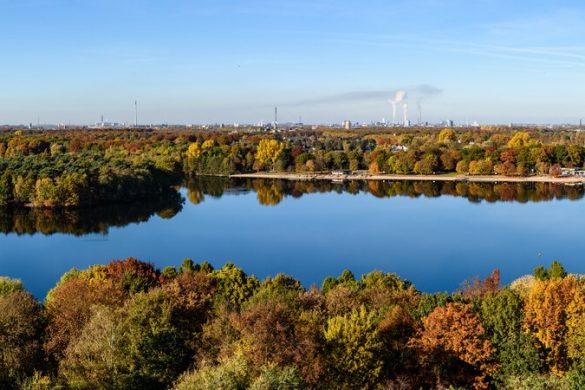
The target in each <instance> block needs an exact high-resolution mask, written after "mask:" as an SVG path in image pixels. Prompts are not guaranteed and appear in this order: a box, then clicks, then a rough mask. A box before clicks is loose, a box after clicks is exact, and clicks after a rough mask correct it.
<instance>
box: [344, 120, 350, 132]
mask: <svg viewBox="0 0 585 390" xmlns="http://www.w3.org/2000/svg"><path fill="white" fill-rule="evenodd" d="M342 126H343V128H344V129H345V130H349V129H351V121H348V120H345V121H343V124H342Z"/></svg>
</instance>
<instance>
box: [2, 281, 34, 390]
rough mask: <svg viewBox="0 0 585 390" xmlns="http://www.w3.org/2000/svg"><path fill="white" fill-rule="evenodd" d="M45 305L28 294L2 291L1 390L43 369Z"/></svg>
mask: <svg viewBox="0 0 585 390" xmlns="http://www.w3.org/2000/svg"><path fill="white" fill-rule="evenodd" d="M43 331H44V320H43V315H42V311H41V306H40V305H39V303H38V302H37V301H36V300H35V299H34V297H33V296H32V295H31V294H29V293H28V292H25V291H20V290H16V291H13V292H9V293H6V292H0V387H1V388H3V389H12V388H14V389H16V388H17V384H18V383H20V382H21V381H22V380H24V379H25V378H26V377H27V376H30V375H32V374H33V372H34V371H35V370H38V369H40V368H42V362H43V353H42V335H43Z"/></svg>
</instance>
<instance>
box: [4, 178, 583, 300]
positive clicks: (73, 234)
mask: <svg viewBox="0 0 585 390" xmlns="http://www.w3.org/2000/svg"><path fill="white" fill-rule="evenodd" d="M179 192H180V195H177V196H170V197H169V198H168V199H162V200H160V201H159V202H154V203H140V204H133V205H124V206H119V207H106V208H96V209H92V210H85V211H83V212H73V211H63V212H57V213H56V212H51V211H47V210H36V211H26V210H0V231H1V232H3V233H0V275H7V276H10V277H15V278H20V279H22V280H23V281H24V283H25V285H26V287H27V288H28V289H29V290H31V291H32V292H33V293H34V294H35V295H36V296H38V297H44V295H45V293H46V292H47V290H48V289H49V288H51V287H52V286H53V285H54V284H55V283H56V281H57V280H58V279H59V277H60V276H61V274H62V273H63V272H65V271H67V270H69V269H70V268H72V267H78V268H84V267H87V266H89V265H92V264H96V263H105V262H107V261H109V260H111V259H122V258H126V257H129V256H133V257H137V258H139V259H141V260H146V261H151V262H154V263H155V265H156V266H158V267H160V268H163V267H164V266H167V265H178V264H179V263H180V262H181V260H182V259H184V258H187V257H189V258H192V259H193V260H195V261H202V260H208V261H210V262H211V263H212V264H213V265H214V266H217V267H219V266H221V265H223V264H224V263H225V262H227V261H234V262H235V263H236V264H237V265H238V266H240V267H242V268H243V269H244V270H246V271H247V272H248V273H251V274H255V275H257V276H258V277H260V278H263V277H265V276H267V275H274V274H276V273H278V272H285V273H287V274H290V275H292V276H294V277H296V278H298V279H300V280H301V281H302V282H303V284H304V285H305V286H310V285H311V284H313V283H321V281H322V280H323V279H324V278H325V277H326V276H328V275H338V274H339V273H340V272H341V271H342V270H343V269H344V268H349V269H351V270H352V271H353V272H354V273H355V274H356V275H360V274H362V273H364V272H368V271H371V270H374V269H380V270H383V271H389V272H396V273H398V274H399V275H401V276H402V277H404V278H407V279H409V280H411V281H412V282H414V284H415V285H416V286H417V287H418V288H419V289H421V290H423V291H438V290H450V291H451V290H454V289H456V288H457V287H458V286H459V285H460V283H461V282H462V281H463V280H464V279H466V278H468V277H470V276H474V275H478V276H481V277H483V276H486V275H487V274H488V273H489V272H490V271H491V270H492V269H493V268H496V267H497V268H500V270H501V271H502V278H503V281H504V282H509V281H511V280H513V279H515V278H516V277H519V276H521V275H523V274H526V273H529V272H530V271H531V270H532V268H533V267H535V266H536V265H538V264H543V263H546V264H548V263H550V261H552V260H555V259H558V260H560V261H561V262H562V263H563V264H564V265H565V266H566V268H567V269H568V270H569V271H570V272H577V273H583V272H585V262H583V261H582V257H583V253H585V240H584V239H583V238H582V237H583V232H585V218H583V211H584V210H585V203H584V201H583V195H584V190H583V188H582V187H565V186H561V185H551V184H528V185H527V184H496V185H493V184H467V183H458V184H456V183H431V182H426V183H421V182H414V183H413V182H390V183H382V182H370V183H365V182H352V183H346V184H333V183H292V182H281V181H261V180H250V181H229V180H220V179H207V180H202V179H200V180H196V181H192V182H190V183H188V184H187V185H186V186H185V187H182V188H181V189H180V191H179Z"/></svg>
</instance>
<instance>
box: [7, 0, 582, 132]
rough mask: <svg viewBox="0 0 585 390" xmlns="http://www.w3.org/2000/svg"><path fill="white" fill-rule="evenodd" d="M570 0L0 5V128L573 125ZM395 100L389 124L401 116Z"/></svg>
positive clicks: (574, 18) (574, 58) (577, 114)
mask: <svg viewBox="0 0 585 390" xmlns="http://www.w3.org/2000/svg"><path fill="white" fill-rule="evenodd" d="M583 20H585V2H583V1H582V0H578V1H550V0H547V1H541V0H530V1H528V0H515V1H509V0H506V1H499V0H473V1H469V0H363V1H349V0H308V1H304V0H299V1H292V0H278V1H274V0H272V1H268V0H231V1H230V0H213V1H211V0H210V1H207V0H197V1H184V0H173V1H164V0H159V1H154V0H17V1H15V0H0V53H1V54H0V123H9V124H23V123H24V124H26V123H29V122H32V123H36V122H37V121H40V122H41V123H73V124H90V123H94V122H98V121H99V120H100V117H101V115H103V116H104V119H105V120H106V121H115V122H133V121H134V101H135V100H138V106H139V122H140V123H142V124H148V123H171V124H178V123H193V124H201V123H256V122H259V121H261V120H263V121H265V122H266V121H271V120H272V119H273V117H274V107H275V106H278V112H279V118H278V119H279V122H287V121H298V120H299V119H301V120H302V121H303V122H305V123H339V122H341V121H343V120H346V119H347V120H352V121H353V122H370V121H381V120H382V118H385V119H386V120H387V121H390V120H391V119H392V108H391V105H390V104H389V103H388V99H391V98H392V97H393V96H394V94H395V93H396V91H397V90H404V91H406V94H407V95H406V99H405V101H404V102H405V103H406V104H407V105H408V115H409V118H410V119H411V120H412V121H414V122H416V121H417V120H418V119H419V116H420V118H422V120H423V121H430V122H438V121H443V120H447V119H451V120H454V121H455V122H456V123H463V122H466V121H469V122H474V121H477V122H479V123H510V122H514V123H578V121H579V119H580V118H581V117H584V118H585V99H584V94H585V23H583ZM401 109H402V103H401V104H399V105H398V109H397V111H398V113H397V116H398V117H401V116H402V110H401Z"/></svg>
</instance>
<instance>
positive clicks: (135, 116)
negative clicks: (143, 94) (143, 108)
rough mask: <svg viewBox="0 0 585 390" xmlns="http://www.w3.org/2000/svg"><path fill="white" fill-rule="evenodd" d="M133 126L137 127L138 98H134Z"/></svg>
mask: <svg viewBox="0 0 585 390" xmlns="http://www.w3.org/2000/svg"><path fill="white" fill-rule="evenodd" d="M134 127H138V100H134Z"/></svg>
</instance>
